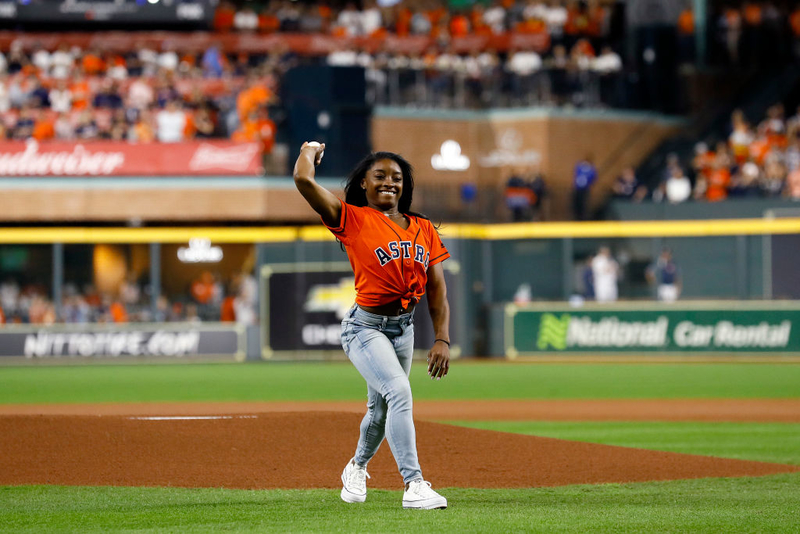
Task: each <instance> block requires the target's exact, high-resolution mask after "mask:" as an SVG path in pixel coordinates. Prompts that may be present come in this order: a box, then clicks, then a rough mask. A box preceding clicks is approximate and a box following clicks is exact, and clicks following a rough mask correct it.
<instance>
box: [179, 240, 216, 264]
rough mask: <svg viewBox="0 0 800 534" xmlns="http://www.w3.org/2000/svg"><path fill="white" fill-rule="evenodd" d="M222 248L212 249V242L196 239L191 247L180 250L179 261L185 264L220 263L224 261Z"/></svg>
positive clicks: (190, 243)
mask: <svg viewBox="0 0 800 534" xmlns="http://www.w3.org/2000/svg"><path fill="white" fill-rule="evenodd" d="M222 255H223V254H222V247H212V246H211V240H210V239H205V238H201V237H194V238H192V239H190V240H189V247H188V248H187V247H180V248H179V249H178V259H179V260H180V261H182V262H183V263H218V262H220V261H222Z"/></svg>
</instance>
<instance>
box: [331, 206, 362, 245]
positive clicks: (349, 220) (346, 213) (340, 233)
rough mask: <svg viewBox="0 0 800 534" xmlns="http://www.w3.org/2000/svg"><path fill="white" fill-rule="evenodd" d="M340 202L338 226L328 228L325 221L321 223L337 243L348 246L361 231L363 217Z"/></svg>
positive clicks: (351, 207)
mask: <svg viewBox="0 0 800 534" xmlns="http://www.w3.org/2000/svg"><path fill="white" fill-rule="evenodd" d="M340 202H341V203H342V215H341V219H339V225H338V226H335V227H334V226H328V225H327V224H325V221H322V224H323V225H325V228H327V229H328V230H330V231H331V233H332V234H333V235H334V236H336V238H337V239H338V240H339V241H341V242H342V243H344V244H345V245H348V244H350V242H351V240H353V239H355V238H356V237H357V236H358V234H359V232H360V231H361V225H362V223H363V217H362V214H361V213H360V212H359V210H358V208H356V207H355V206H352V205H350V204H348V203H347V202H344V201H340Z"/></svg>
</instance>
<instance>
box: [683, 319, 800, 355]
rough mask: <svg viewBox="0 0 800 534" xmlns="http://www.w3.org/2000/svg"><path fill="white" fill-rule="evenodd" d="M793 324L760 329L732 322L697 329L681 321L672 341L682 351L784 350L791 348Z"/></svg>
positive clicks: (688, 322)
mask: <svg viewBox="0 0 800 534" xmlns="http://www.w3.org/2000/svg"><path fill="white" fill-rule="evenodd" d="M791 333H792V322H791V321H782V322H781V323H780V324H769V323H767V322H766V321H762V322H760V323H759V324H757V325H738V324H734V323H732V322H731V321H719V322H717V323H716V324H713V325H698V324H694V323H693V322H692V321H681V322H680V323H678V324H677V325H676V326H675V332H674V333H673V338H674V340H675V344H676V345H677V346H679V347H688V348H695V347H701V348H706V347H712V346H713V347H720V348H723V347H730V348H753V349H762V348H781V347H787V346H788V345H789V336H790V335H791Z"/></svg>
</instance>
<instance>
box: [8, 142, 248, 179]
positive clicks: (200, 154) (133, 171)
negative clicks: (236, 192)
mask: <svg viewBox="0 0 800 534" xmlns="http://www.w3.org/2000/svg"><path fill="white" fill-rule="evenodd" d="M142 148H143V147H142V146H141V145H136V144H130V143H125V142H111V141H97V142H87V143H65V142H43V143H38V142H36V141H34V140H30V141H28V142H25V143H21V142H11V143H2V142H0V176H176V175H178V176H187V175H212V174H217V175H218V174H242V175H256V174H259V173H260V172H261V152H260V147H259V145H258V143H234V142H231V141H219V142H202V143H196V142H186V143H169V144H167V143H163V144H161V143H155V144H149V145H147V149H146V150H142Z"/></svg>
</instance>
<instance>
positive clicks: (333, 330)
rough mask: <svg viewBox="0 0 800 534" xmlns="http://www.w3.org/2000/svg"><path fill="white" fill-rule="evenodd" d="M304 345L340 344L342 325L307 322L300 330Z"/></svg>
mask: <svg viewBox="0 0 800 534" xmlns="http://www.w3.org/2000/svg"><path fill="white" fill-rule="evenodd" d="M301 335H302V338H303V343H305V344H306V345H311V346H315V345H341V344H342V326H341V325H339V324H307V325H304V326H303V330H302V332H301Z"/></svg>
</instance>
